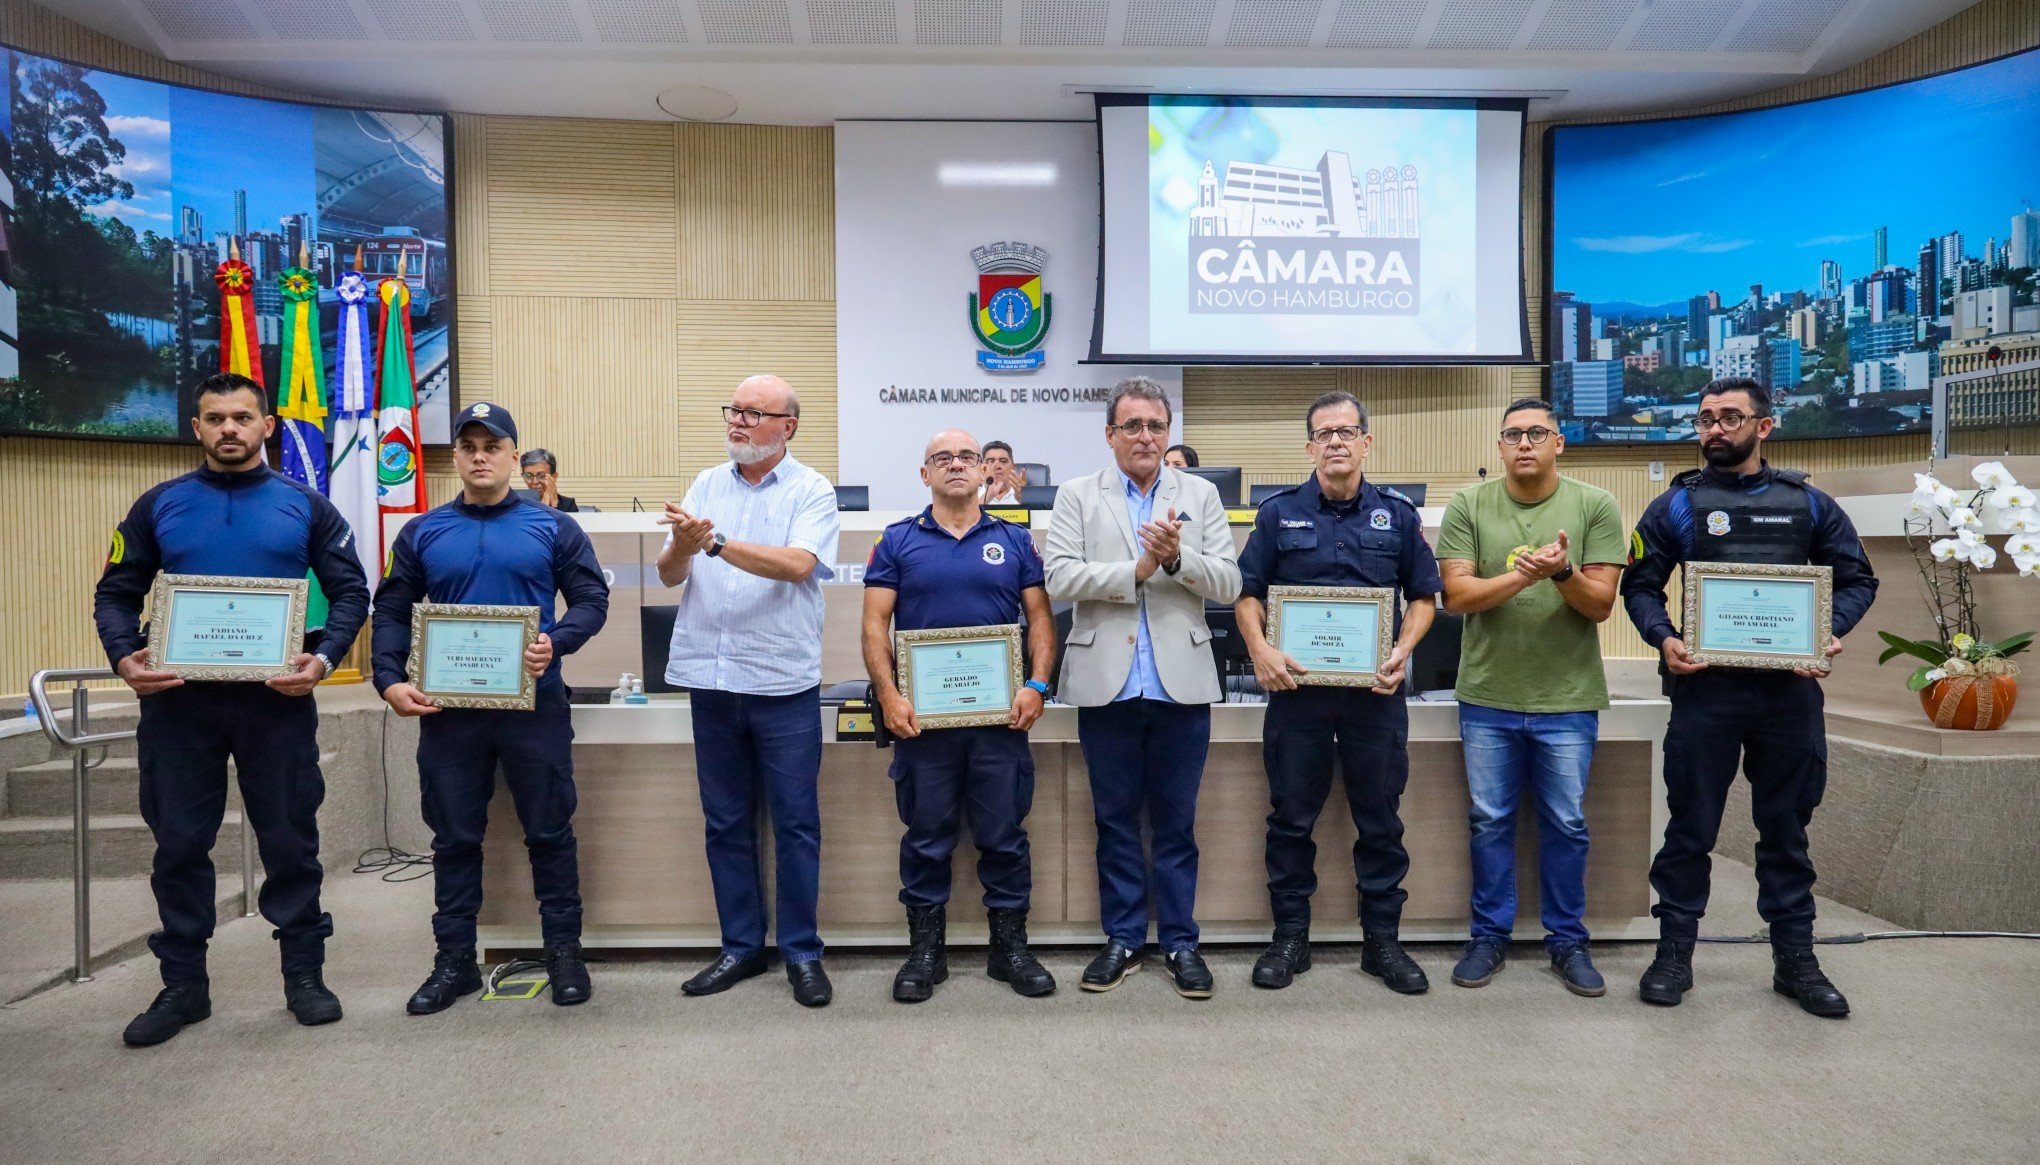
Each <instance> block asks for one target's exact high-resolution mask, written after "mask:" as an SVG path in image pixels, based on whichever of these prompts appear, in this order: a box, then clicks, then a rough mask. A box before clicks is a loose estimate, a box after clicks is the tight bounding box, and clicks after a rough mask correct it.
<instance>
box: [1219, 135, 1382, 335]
mask: <svg viewBox="0 0 2040 1165" xmlns="http://www.w3.org/2000/svg"><path fill="white" fill-rule="evenodd" d="M1417 195H1418V186H1417V168H1416V167H1415V166H1410V165H1400V166H1398V165H1387V166H1379V167H1375V168H1373V169H1370V170H1366V171H1364V172H1362V173H1359V174H1356V173H1354V170H1353V161H1352V159H1351V158H1350V157H1349V156H1348V155H1346V154H1345V153H1343V152H1341V151H1338V150H1327V151H1325V155H1324V157H1322V158H1320V159H1319V160H1318V164H1317V169H1315V170H1299V169H1296V168H1294V167H1291V166H1270V165H1266V164H1264V163H1260V162H1241V161H1231V162H1227V163H1226V165H1225V180H1224V181H1223V182H1222V183H1221V182H1220V180H1219V178H1218V174H1217V172H1216V170H1215V169H1214V167H1213V166H1212V164H1211V163H1210V162H1208V161H1207V162H1206V163H1204V176H1203V177H1202V178H1201V179H1199V181H1198V183H1197V207H1196V209H1194V210H1192V211H1190V213H1189V220H1190V249H1189V266H1190V312H1191V313H1192V314H1193V315H1194V314H1206V315H1223V314H1230V313H1253V314H1287V315H1382V316H1413V315H1415V314H1417V308H1418V305H1419V304H1420V302H1421V299H1420V296H1419V294H1418V257H1419V251H1420V249H1421V245H1422V238H1421V236H1420V234H1419V231H1418V223H1419V218H1418V213H1417V209H1418V197H1417Z"/></svg>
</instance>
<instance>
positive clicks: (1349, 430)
mask: <svg viewBox="0 0 2040 1165" xmlns="http://www.w3.org/2000/svg"><path fill="white" fill-rule="evenodd" d="M1366 431H1367V430H1365V429H1362V428H1360V427H1358V426H1356V425H1338V426H1335V427H1331V428H1325V429H1312V430H1311V431H1310V439H1311V441H1312V442H1313V443H1314V444H1318V445H1328V444H1330V443H1331V442H1333V441H1343V442H1345V443H1346V444H1348V445H1350V444H1352V443H1353V442H1355V441H1358V440H1359V439H1360V435H1361V434H1362V433H1365V432H1366Z"/></svg>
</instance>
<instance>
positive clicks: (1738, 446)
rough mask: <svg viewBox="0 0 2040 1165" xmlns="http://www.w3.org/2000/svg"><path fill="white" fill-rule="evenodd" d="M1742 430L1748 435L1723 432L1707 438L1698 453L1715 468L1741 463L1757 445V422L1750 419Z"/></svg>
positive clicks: (1747, 458)
mask: <svg viewBox="0 0 2040 1165" xmlns="http://www.w3.org/2000/svg"><path fill="white" fill-rule="evenodd" d="M1744 432H1745V433H1747V434H1748V435H1747V436H1742V437H1737V436H1735V435H1732V434H1727V433H1723V434H1720V435H1718V436H1714V437H1710V438H1708V439H1707V442H1706V444H1704V445H1702V446H1701V447H1700V455H1701V456H1702V457H1705V458H1706V459H1707V464H1709V465H1712V466H1714V467H1715V468H1716V469H1726V468H1728V467H1729V466H1731V465H1741V464H1742V463H1743V462H1745V461H1747V460H1749V456H1750V454H1751V453H1752V452H1753V451H1754V450H1755V449H1756V447H1757V422H1756V421H1755V420H1754V419H1752V420H1751V421H1750V422H1749V424H1748V426H1747V427H1746V428H1745V430H1744Z"/></svg>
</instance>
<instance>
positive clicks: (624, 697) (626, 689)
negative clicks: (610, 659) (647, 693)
mask: <svg viewBox="0 0 2040 1165" xmlns="http://www.w3.org/2000/svg"><path fill="white" fill-rule="evenodd" d="M632 684H636V685H637V688H638V691H639V692H640V693H642V692H643V691H644V681H643V680H640V679H638V678H637V677H636V676H634V675H632V674H630V673H629V672H625V673H623V675H622V676H620V677H618V679H617V681H616V688H615V689H614V690H613V691H611V692H610V693H609V702H610V703H612V704H628V703H630V702H631V700H630V695H631V685H632ZM639 702H640V703H642V702H643V697H642V695H640V697H639Z"/></svg>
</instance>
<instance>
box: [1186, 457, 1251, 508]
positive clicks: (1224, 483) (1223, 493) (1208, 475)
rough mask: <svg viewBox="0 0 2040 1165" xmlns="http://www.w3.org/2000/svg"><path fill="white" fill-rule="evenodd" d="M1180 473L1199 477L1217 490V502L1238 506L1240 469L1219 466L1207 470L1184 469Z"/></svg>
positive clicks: (1230, 466)
mask: <svg viewBox="0 0 2040 1165" xmlns="http://www.w3.org/2000/svg"><path fill="white" fill-rule="evenodd" d="M1181 472H1183V473H1187V474H1189V475H1190V476H1192V477H1201V478H1203V479H1204V480H1206V481H1208V482H1210V483H1211V484H1212V485H1213V486H1215V487H1217V489H1218V500H1219V501H1220V502H1221V503H1223V504H1225V505H1228V506H1237V505H1239V504H1240V467H1239V466H1237V465H1220V466H1213V467H1209V468H1200V469H1185V470H1182V471H1181Z"/></svg>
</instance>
